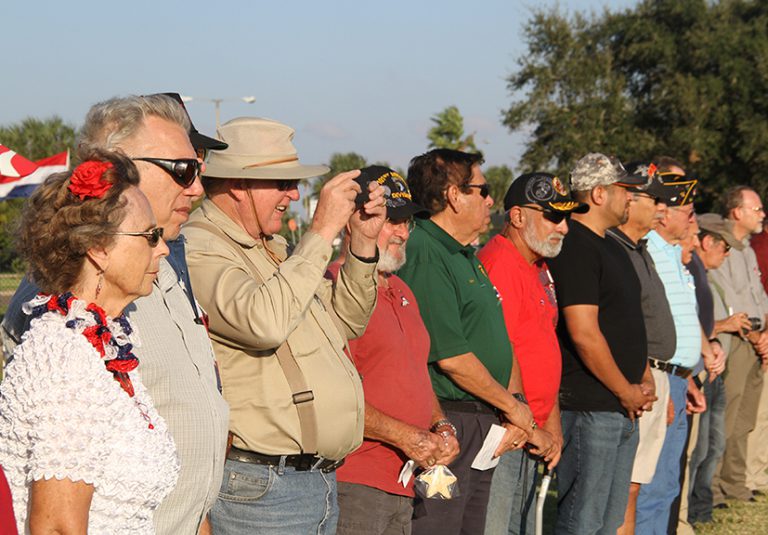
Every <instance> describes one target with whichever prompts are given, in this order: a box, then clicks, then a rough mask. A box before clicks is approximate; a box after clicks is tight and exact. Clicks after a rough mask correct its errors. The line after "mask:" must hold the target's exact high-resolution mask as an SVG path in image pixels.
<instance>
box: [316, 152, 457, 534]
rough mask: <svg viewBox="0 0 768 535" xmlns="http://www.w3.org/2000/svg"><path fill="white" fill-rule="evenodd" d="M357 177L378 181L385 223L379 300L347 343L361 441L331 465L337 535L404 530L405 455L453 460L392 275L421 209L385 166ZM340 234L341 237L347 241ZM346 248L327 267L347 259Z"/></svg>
mask: <svg viewBox="0 0 768 535" xmlns="http://www.w3.org/2000/svg"><path fill="white" fill-rule="evenodd" d="M357 182H358V183H359V184H360V186H361V187H362V188H363V189H364V190H365V189H367V187H368V184H369V183H370V182H378V183H379V184H380V185H381V186H382V187H383V188H384V191H385V198H386V201H387V221H386V222H385V223H384V227H383V228H382V229H381V232H380V233H379V238H378V242H377V243H378V248H379V263H378V265H377V266H376V269H377V272H378V282H379V284H378V300H377V303H376V308H375V309H374V311H373V315H372V316H371V320H370V321H369V322H368V327H367V328H366V330H365V334H364V335H363V336H361V337H360V338H357V339H355V340H352V341H351V342H350V349H351V352H352V359H353V360H354V362H355V366H356V367H357V370H358V371H359V372H360V374H361V375H362V376H363V377H364V381H363V390H364V392H365V430H364V440H363V444H362V446H360V448H358V449H357V450H356V451H355V452H353V453H351V454H350V455H348V456H347V459H346V462H345V463H344V466H342V467H340V468H339V470H337V477H338V481H339V525H338V529H337V531H336V533H337V535H359V534H361V533H365V534H369V535H386V534H388V533H410V532H411V517H412V516H413V497H414V491H413V482H414V478H413V477H410V478H409V480H408V481H407V482H405V481H404V482H402V483H401V481H400V477H399V475H400V472H401V470H402V469H403V465H404V463H406V462H407V461H408V460H411V461H412V462H415V463H416V465H417V466H419V467H421V468H424V469H427V468H431V467H432V466H435V465H447V464H449V463H450V462H451V461H453V459H454V458H455V457H456V455H457V454H458V451H459V444H458V442H457V439H456V428H455V427H454V425H453V424H452V423H451V421H450V420H448V419H446V418H445V415H444V414H443V411H442V410H441V409H440V406H439V404H438V401H437V398H436V397H435V393H434V391H433V390H432V383H431V382H430V379H429V372H428V371H427V356H428V353H429V334H428V333H427V330H426V328H425V327H424V322H423V321H422V319H421V315H420V313H419V304H418V303H417V301H416V297H415V296H414V295H413V292H412V291H411V289H410V288H408V286H407V285H406V284H405V283H404V282H403V281H402V279H400V278H399V277H398V276H397V275H395V274H394V272H395V271H397V270H398V269H400V268H401V267H402V266H403V265H405V263H406V253H405V247H406V243H407V242H408V238H409V235H410V231H411V229H412V225H413V217H414V216H415V215H417V214H422V213H424V212H425V210H424V209H423V208H421V207H420V206H419V205H417V204H416V203H414V202H413V200H412V198H411V193H410V191H409V189H408V186H407V185H406V183H405V180H404V179H403V178H402V177H401V176H400V175H399V174H398V173H397V172H395V171H393V170H392V169H388V168H386V167H383V166H377V165H374V166H371V167H367V168H365V169H362V170H361V174H360V177H358V179H357ZM348 236H349V235H348V234H345V236H344V238H345V241H346V240H347V239H348ZM345 249H346V248H345V247H342V252H341V255H340V257H339V259H338V261H336V262H334V263H333V264H331V266H330V268H329V271H330V272H331V273H332V274H333V275H334V276H336V275H337V274H338V271H339V269H340V268H341V266H342V265H343V264H344V263H345V262H346V253H345Z"/></svg>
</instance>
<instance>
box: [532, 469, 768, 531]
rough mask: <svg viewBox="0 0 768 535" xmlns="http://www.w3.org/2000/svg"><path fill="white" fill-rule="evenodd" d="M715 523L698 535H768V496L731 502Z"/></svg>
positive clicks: (548, 512) (547, 518)
mask: <svg viewBox="0 0 768 535" xmlns="http://www.w3.org/2000/svg"><path fill="white" fill-rule="evenodd" d="M556 486H557V482H556V481H552V485H551V487H550V491H549V493H548V494H547V501H546V502H545V504H544V529H543V532H544V534H545V535H551V534H552V533H554V525H555V516H556V515H557V491H556V490H553V489H554V488H555V487H556ZM713 517H714V520H713V521H712V522H710V523H707V524H696V525H694V530H695V531H696V535H766V534H767V533H768V496H759V497H757V501H756V502H750V503H747V502H736V501H729V502H728V509H715V511H714V514H713Z"/></svg>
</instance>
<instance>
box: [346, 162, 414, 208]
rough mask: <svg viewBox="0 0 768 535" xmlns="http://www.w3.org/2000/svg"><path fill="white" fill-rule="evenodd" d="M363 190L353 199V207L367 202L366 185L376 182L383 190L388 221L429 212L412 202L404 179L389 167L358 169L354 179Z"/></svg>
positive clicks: (379, 166) (373, 166)
mask: <svg viewBox="0 0 768 535" xmlns="http://www.w3.org/2000/svg"><path fill="white" fill-rule="evenodd" d="M355 182H357V183H358V184H360V187H361V188H362V189H363V191H362V192H361V193H359V194H358V195H357V198H355V205H356V206H358V207H359V206H362V205H363V204H365V202H366V201H367V200H368V184H370V183H371V182H378V183H379V185H380V186H381V187H382V188H384V198H385V199H386V201H387V218H388V219H407V218H409V217H412V216H414V215H419V214H428V213H429V212H428V211H427V210H426V209H425V208H422V207H421V206H419V205H418V204H416V203H415V202H413V199H412V197H411V190H410V189H408V184H406V182H405V179H404V178H403V177H401V176H400V174H398V172H397V171H393V170H392V169H390V168H389V167H384V166H383V165H371V166H368V167H364V168H362V169H360V176H359V177H357V178H356V179H355Z"/></svg>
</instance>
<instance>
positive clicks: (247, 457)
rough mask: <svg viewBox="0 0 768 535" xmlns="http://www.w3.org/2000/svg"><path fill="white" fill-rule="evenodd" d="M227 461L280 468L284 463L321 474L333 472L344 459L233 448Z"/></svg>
mask: <svg viewBox="0 0 768 535" xmlns="http://www.w3.org/2000/svg"><path fill="white" fill-rule="evenodd" d="M227 459H231V460H233V461H239V462H241V463H251V464H265V465H267V466H279V465H280V462H281V461H282V462H283V464H284V465H285V466H291V467H293V468H295V469H296V471H297V472H308V471H310V470H320V471H321V472H326V473H327V472H333V471H334V470H336V469H337V468H338V467H340V466H341V465H342V464H344V459H341V460H340V461H334V460H333V459H326V458H324V457H318V456H316V455H312V454H310V453H297V454H295V455H265V454H263V453H256V452H255V451H246V450H241V449H240V448H236V447H235V446H232V447H231V448H230V449H229V452H227Z"/></svg>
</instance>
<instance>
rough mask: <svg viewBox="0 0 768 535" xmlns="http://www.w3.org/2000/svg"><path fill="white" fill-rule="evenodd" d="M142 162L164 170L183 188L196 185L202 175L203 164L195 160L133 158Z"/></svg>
mask: <svg viewBox="0 0 768 535" xmlns="http://www.w3.org/2000/svg"><path fill="white" fill-rule="evenodd" d="M133 160H139V161H141V162H149V163H152V164H155V165H156V166H158V167H160V168H162V169H164V170H165V171H166V172H167V173H168V174H169V175H171V178H173V180H174V181H175V182H176V183H177V184H178V185H179V186H181V187H183V188H188V187H189V186H191V185H192V184H194V182H195V179H196V178H197V177H198V176H199V175H200V171H201V170H202V164H201V163H200V162H199V161H197V160H196V159H195V158H180V159H178V160H166V159H164V158H133Z"/></svg>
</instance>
